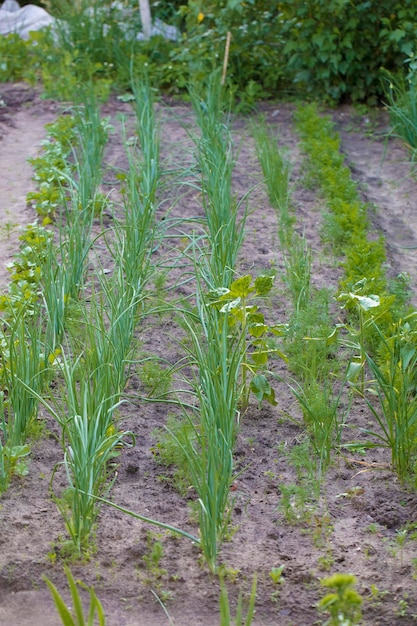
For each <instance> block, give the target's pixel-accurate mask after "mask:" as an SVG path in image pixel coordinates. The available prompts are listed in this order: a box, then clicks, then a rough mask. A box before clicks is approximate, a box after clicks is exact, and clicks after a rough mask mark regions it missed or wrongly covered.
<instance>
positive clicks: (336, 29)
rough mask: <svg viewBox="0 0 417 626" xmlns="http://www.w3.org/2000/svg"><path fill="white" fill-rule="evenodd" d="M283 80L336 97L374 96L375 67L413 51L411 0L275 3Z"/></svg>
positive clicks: (415, 27)
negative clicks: (282, 42)
mask: <svg viewBox="0 0 417 626" xmlns="http://www.w3.org/2000/svg"><path fill="white" fill-rule="evenodd" d="M279 6H280V10H281V12H282V13H281V17H282V30H281V36H282V37H283V39H284V40H285V42H286V43H285V45H284V48H283V55H284V59H285V60H286V62H287V70H288V72H289V75H288V76H287V79H288V80H291V81H294V83H295V84H296V85H298V87H299V88H300V89H301V90H302V91H303V92H304V93H305V94H310V95H312V96H314V97H319V98H321V99H326V98H327V99H331V100H334V101H336V102H338V101H340V100H342V99H349V100H352V101H368V102H370V103H372V102H376V101H377V100H378V98H379V97H380V96H381V94H382V86H381V69H382V68H385V69H387V70H389V71H394V72H395V71H397V70H399V69H401V68H402V66H403V64H404V62H405V61H407V60H409V59H410V58H412V57H413V54H415V53H416V44H415V42H416V39H417V3H416V2H415V0H401V1H400V2H396V1H394V0H366V1H363V0H284V1H283V2H280V3H279Z"/></svg>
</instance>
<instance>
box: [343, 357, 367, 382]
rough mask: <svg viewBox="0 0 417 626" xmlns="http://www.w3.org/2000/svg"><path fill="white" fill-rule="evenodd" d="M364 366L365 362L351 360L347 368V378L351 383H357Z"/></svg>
mask: <svg viewBox="0 0 417 626" xmlns="http://www.w3.org/2000/svg"><path fill="white" fill-rule="evenodd" d="M362 368H363V363H362V362H361V361H351V362H350V363H349V367H348V369H347V374H346V380H347V381H348V382H350V383H355V382H356V381H357V380H358V377H359V374H360V373H361V370H362Z"/></svg>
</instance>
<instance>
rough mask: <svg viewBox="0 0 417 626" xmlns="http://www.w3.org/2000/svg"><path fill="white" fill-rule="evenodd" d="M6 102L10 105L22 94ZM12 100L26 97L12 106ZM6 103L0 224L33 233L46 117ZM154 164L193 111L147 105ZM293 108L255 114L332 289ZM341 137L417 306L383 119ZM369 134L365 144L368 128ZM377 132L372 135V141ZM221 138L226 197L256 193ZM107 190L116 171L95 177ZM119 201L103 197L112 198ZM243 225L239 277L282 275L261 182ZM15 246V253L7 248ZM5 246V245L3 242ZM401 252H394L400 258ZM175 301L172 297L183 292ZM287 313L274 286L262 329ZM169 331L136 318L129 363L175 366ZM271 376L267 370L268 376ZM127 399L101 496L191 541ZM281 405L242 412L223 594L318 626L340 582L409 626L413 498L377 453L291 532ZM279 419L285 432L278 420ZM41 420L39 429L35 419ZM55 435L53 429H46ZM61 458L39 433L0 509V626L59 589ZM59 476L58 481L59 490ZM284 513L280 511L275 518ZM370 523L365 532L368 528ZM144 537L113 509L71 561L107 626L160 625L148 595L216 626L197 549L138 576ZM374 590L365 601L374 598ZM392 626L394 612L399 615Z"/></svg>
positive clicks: (250, 161) (180, 624)
mask: <svg viewBox="0 0 417 626" xmlns="http://www.w3.org/2000/svg"><path fill="white" fill-rule="evenodd" d="M19 94H21V95H20V96H19ZM22 94H23V95H22ZM0 95H1V96H2V98H3V100H5V102H6V104H8V106H7V108H6V107H3V109H5V110H1V109H0V115H1V118H0V136H2V139H0V165H1V171H2V172H4V171H5V170H6V168H7V171H8V172H9V175H8V176H4V175H3V176H2V177H1V179H0V199H1V207H0V211H1V215H5V217H4V219H5V220H6V221H8V220H9V216H8V214H7V210H11V211H12V213H11V215H12V220H13V222H15V221H16V222H18V221H19V223H25V221H33V220H34V218H35V216H34V215H32V214H31V213H30V211H28V209H27V207H26V203H25V194H26V193H27V191H28V190H29V187H30V184H31V183H30V168H29V169H25V168H26V165H25V160H26V158H27V157H28V156H30V155H32V154H34V153H35V152H36V151H37V149H38V144H39V140H40V138H41V137H42V135H43V126H44V124H45V123H46V122H47V121H50V120H51V118H52V117H53V114H54V113H55V111H56V108H55V106H56V105H54V104H53V103H50V102H46V101H42V100H40V99H39V97H38V95H37V94H36V93H34V92H33V91H31V90H29V89H28V88H26V87H22V86H16V85H6V86H0ZM120 111H122V112H124V113H125V115H126V116H127V122H126V123H127V125H128V126H129V125H130V127H131V124H132V116H131V113H130V108H129V105H127V104H122V103H120V102H118V101H117V100H116V99H112V100H111V101H110V102H109V103H108V104H107V105H106V106H105V110H104V113H105V114H106V115H111V116H112V117H113V119H114V123H115V125H117V124H118V122H117V119H116V114H117V113H118V112H120ZM159 111H160V115H161V125H162V137H163V157H164V163H165V167H166V168H167V169H168V168H169V167H180V166H183V167H186V166H187V164H188V163H190V160H191V156H192V150H193V148H192V145H191V144H190V141H189V138H188V135H187V133H186V131H185V130H184V128H183V126H182V123H185V124H188V123H190V109H189V107H188V106H186V105H182V104H178V103H174V104H171V106H169V107H162V106H161V107H160V109H159ZM292 111H293V109H292V107H291V106H288V105H284V104H277V105H275V106H273V105H268V106H267V107H265V108H264V112H265V114H266V116H267V119H268V121H269V122H270V123H271V124H274V125H276V126H277V130H278V132H279V136H280V141H281V143H282V144H283V145H286V146H287V147H288V149H289V154H290V155H291V160H292V162H293V165H294V169H293V179H294V183H295V187H294V204H295V206H296V214H297V228H298V229H299V230H300V232H302V231H305V233H306V236H307V238H308V240H309V243H310V244H311V246H312V248H313V250H314V259H315V260H314V282H315V284H316V286H319V287H320V286H323V285H326V286H332V285H333V286H335V287H336V285H337V278H338V269H337V267H335V265H334V264H332V263H329V261H328V260H326V257H325V255H324V254H323V252H322V247H321V243H320V233H319V231H320V223H321V213H320V205H319V203H318V202H317V200H316V197H315V194H314V192H313V191H312V190H310V189H307V188H305V187H303V185H302V184H301V183H300V181H301V177H300V171H299V169H300V158H299V151H298V145H297V138H296V135H295V133H294V131H293V128H292ZM334 117H335V120H336V122H337V124H338V129H339V131H340V133H341V137H342V149H343V151H344V152H345V153H346V156H347V162H348V163H349V165H350V166H351V168H352V172H353V175H354V177H355V178H356V179H357V180H358V182H359V183H360V184H361V189H362V190H363V195H364V198H366V199H367V200H369V201H370V202H374V203H376V204H377V205H378V209H377V210H376V212H375V214H374V221H375V225H376V226H378V227H379V228H381V229H382V231H383V232H384V234H385V236H386V238H387V246H388V250H389V258H390V264H391V266H392V268H393V272H396V273H398V272H408V273H409V274H410V277H411V284H412V288H413V294H414V299H415V297H416V295H417V270H416V264H415V256H414V255H415V252H413V251H412V250H410V249H408V248H412V247H413V246H415V245H416V241H417V222H416V216H417V212H416V210H415V208H416V207H415V202H416V200H415V199H416V198H417V194H416V191H417V185H416V183H415V181H414V180H413V179H412V178H411V177H410V176H409V175H408V173H409V168H408V164H407V163H406V157H407V155H406V153H405V151H404V149H403V148H402V147H401V146H400V144H399V143H397V142H396V141H390V142H389V143H388V147H387V150H386V154H385V159H384V160H383V159H382V157H383V155H384V141H383V137H382V135H380V134H377V132H378V131H380V130H381V128H385V127H386V124H387V121H386V118H385V116H384V114H383V113H381V114H378V116H377V119H376V121H375V122H374V121H372V124H371V123H367V122H366V119H365V118H363V117H360V116H358V115H357V114H355V113H354V112H353V111H352V110H350V109H348V108H345V109H341V110H338V111H336V112H334ZM368 130H369V131H370V130H372V131H374V132H373V133H372V134H371V136H367V131H368ZM375 131H377V132H375ZM233 133H234V137H235V140H236V145H238V146H239V152H238V163H237V166H236V171H235V176H234V185H235V191H236V193H237V194H238V195H242V194H243V193H245V192H246V191H247V190H248V189H249V188H250V187H251V186H252V185H254V184H256V183H257V182H259V180H260V179H261V174H260V170H259V166H258V165H257V161H256V157H255V154H254V148H253V144H252V140H251V138H250V134H249V132H248V130H247V120H246V119H244V118H239V119H237V120H236V121H235V122H234V126H233ZM106 160H107V163H108V164H109V165H112V166H117V167H124V166H125V165H126V163H125V156H124V153H123V148H122V146H121V145H120V141H119V139H118V137H117V134H114V135H112V136H111V137H110V142H109V147H108V152H107V157H106ZM106 177H107V182H108V183H109V184H111V183H112V182H114V180H115V179H114V171H113V170H111V169H110V168H109V169H108V171H107V174H106ZM115 197H116V196H115ZM249 209H250V215H249V218H248V221H247V233H246V240H245V243H244V246H243V249H242V258H241V265H240V270H241V271H242V272H247V271H251V272H253V273H254V274H256V273H257V272H259V271H261V270H262V269H265V268H269V267H271V266H272V265H274V266H276V267H277V268H278V269H281V268H282V258H281V255H280V252H279V246H278V241H277V235H276V233H277V225H276V216H275V213H274V211H273V210H272V208H271V207H270V205H269V203H268V199H267V196H266V193H265V189H264V187H263V186H262V185H258V186H256V187H255V188H254V190H253V192H252V193H251V195H250V199H249ZM198 211H199V212H200V213H201V207H200V205H199V201H198V197H197V195H196V192H195V191H193V190H191V189H190V188H188V189H187V188H180V189H178V194H177V202H176V203H175V205H174V208H173V215H177V216H179V217H180V216H181V217H184V216H192V215H195V214H196V213H197V212H198ZM14 243H15V240H14V241H13V245H14ZM10 245H11V244H10ZM404 246H406V248H407V249H406V248H405V247H404ZM9 258H10V246H9V244H8V241H3V243H2V246H1V247H0V259H1V261H3V260H7V259H9ZM182 289H183V290H185V291H186V290H187V289H188V288H187V287H186V286H185V287H183V288H182ZM287 308H288V305H287V303H286V301H285V297H284V295H283V290H282V287H281V286H280V285H278V286H277V293H276V296H275V297H274V303H273V309H272V311H271V313H270V315H271V316H272V318H273V319H274V320H276V321H279V322H284V321H286V315H287ZM175 332H176V326H175V324H174V321H173V320H172V319H171V318H170V317H165V318H162V320H159V319H158V320H154V319H152V320H148V321H147V322H146V326H145V327H142V328H141V329H140V333H139V334H140V337H139V339H140V341H141V350H143V351H151V352H152V353H154V354H159V355H163V356H164V357H165V358H167V359H169V360H170V361H172V362H175V360H176V359H178V357H179V356H180V349H179V347H178V345H177V343H175V341H174V340H173V339H172V337H173V335H174V333H175ZM274 367H275V369H276V370H277V371H281V372H282V373H284V368H283V366H282V364H281V363H280V362H277V363H276V365H275V366H274ZM127 392H128V394H129V395H130V396H131V397H133V401H132V402H131V404H130V405H128V406H127V407H125V408H124V409H123V424H124V427H125V428H127V429H131V430H133V431H134V432H135V433H136V435H137V445H136V446H135V447H134V448H132V449H129V450H126V451H124V452H123V453H122V455H121V457H120V467H119V470H118V476H117V481H116V484H115V487H114V489H113V491H112V497H113V499H114V501H115V502H117V503H118V504H120V505H122V506H125V507H127V508H130V509H131V510H134V511H137V512H138V513H141V514H142V515H146V516H149V517H151V518H155V519H158V520H161V521H165V522H167V523H170V524H172V525H174V526H178V527H181V528H184V529H187V530H189V531H190V532H193V533H196V532H197V529H196V526H195V523H193V521H192V519H191V518H190V514H189V509H188V508H187V501H188V503H189V502H190V501H191V500H192V497H193V496H192V493H190V494H189V496H188V497H187V498H184V497H182V496H180V495H179V494H178V493H177V492H176V491H175V489H174V488H173V486H172V484H171V482H170V481H169V480H167V477H168V478H169V477H170V476H171V475H172V471H171V469H170V468H164V467H162V466H160V465H158V464H157V458H156V455H155V453H154V451H153V446H154V445H155V437H154V434H153V431H154V429H155V428H162V427H163V425H164V424H165V423H166V419H167V414H168V408H167V406H166V405H164V404H146V403H144V402H140V401H138V400H137V399H136V400H135V395H136V398H137V395H138V394H141V393H143V392H144V390H143V385H142V383H141V381H140V376H139V375H138V373H137V372H134V373H133V375H132V377H131V380H130V383H129V388H128V389H127ZM276 393H277V398H278V400H279V403H278V406H277V407H274V408H271V407H264V408H263V409H261V410H258V409H257V408H256V406H255V405H253V406H252V405H251V406H250V409H249V411H248V413H247V414H246V415H245V418H244V420H243V423H242V426H241V430H240V433H239V437H238V443H237V448H236V469H237V470H243V471H242V474H241V475H240V476H239V477H238V479H237V481H236V484H235V485H234V495H235V496H236V506H235V510H234V514H233V526H234V528H235V532H234V534H233V536H232V537H231V539H230V541H228V542H226V543H225V544H224V546H223V549H222V553H221V554H222V555H221V560H222V562H223V563H224V564H225V566H226V567H227V568H228V578H227V587H228V590H229V593H230V595H231V598H232V604H233V606H235V604H236V598H237V594H238V591H239V589H242V590H243V592H244V593H245V596H246V595H247V593H248V591H249V589H250V585H251V580H252V577H253V575H254V573H255V572H257V574H258V592H257V601H256V607H257V609H256V615H255V619H254V625H255V626H277V625H278V624H279V625H280V626H290V625H291V626H310V625H313V624H319V623H322V621H321V620H322V619H323V618H322V617H320V616H319V614H318V613H317V610H316V608H315V604H316V602H317V600H318V599H319V598H320V597H321V596H322V595H323V590H322V589H320V585H319V579H320V578H323V577H325V576H327V575H328V573H329V572H352V573H354V574H355V575H356V576H357V579H358V590H359V592H360V593H361V594H362V595H363V597H364V598H365V602H364V621H363V623H364V624H365V625H366V626H377V625H378V626H392V625H393V624H401V625H403V626H409V625H411V624H414V623H416V619H417V618H416V617H415V614H416V613H417V590H416V584H415V577H416V575H417V566H416V562H417V561H416V559H417V544H416V541H415V540H411V539H410V540H408V541H407V542H406V544H405V546H404V548H403V549H400V548H399V546H398V542H396V536H397V531H398V530H400V529H401V528H403V527H404V525H405V524H406V523H407V522H413V521H416V511H417V496H416V494H415V493H414V492H412V491H408V490H406V489H405V488H403V487H402V486H401V485H400V484H399V483H398V480H397V479H396V477H395V475H394V474H393V473H392V472H391V471H390V470H389V457H388V453H387V452H386V451H382V450H380V451H378V450H374V451H372V452H369V453H367V456H366V457H365V458H362V457H359V456H358V457H355V458H353V457H351V455H346V454H343V455H341V456H340V457H339V458H337V459H336V460H335V462H334V464H333V465H332V467H331V468H330V470H329V472H328V474H327V475H326V478H325V480H324V482H323V485H322V489H321V496H320V499H319V502H318V503H311V504H310V509H309V513H308V515H306V516H305V519H299V520H298V521H297V520H295V521H294V522H293V523H289V522H288V521H287V520H286V518H285V516H284V514H283V511H282V508H280V502H282V490H281V487H280V486H282V485H289V484H293V483H294V482H295V481H296V474H295V470H294V468H293V467H291V466H290V465H289V463H288V458H287V453H288V451H289V450H290V449H296V448H297V446H302V440H303V437H302V427H301V425H300V424H297V420H299V417H300V416H299V413H298V410H297V407H296V406H295V403H294V400H293V398H292V397H291V395H290V394H289V392H288V389H287V387H286V386H285V385H284V384H277V385H276ZM288 416H291V418H292V421H291V420H289V419H288ZM45 418H46V419H48V417H47V416H45ZM369 419H370V416H369V414H368V413H367V411H366V409H365V408H364V406H363V405H361V404H360V402H356V403H355V404H354V405H353V408H352V412H351V416H350V421H349V423H350V424H351V425H352V427H353V426H354V427H355V428H357V427H361V426H362V427H363V426H366V425H367V423H368V422H369ZM48 427H49V429H50V431H51V432H52V433H53V432H54V431H55V430H56V429H55V427H54V424H52V423H51V422H48ZM60 460H61V449H60V446H59V443H58V442H57V441H56V438H55V437H54V436H53V435H52V434H51V436H50V437H47V438H44V439H42V440H40V441H37V442H35V443H34V444H33V448H32V454H31V463H30V473H29V475H28V476H27V477H25V478H24V479H21V480H19V481H16V482H14V483H13V485H12V486H11V487H10V489H9V490H8V492H7V493H6V494H5V495H4V496H3V498H2V500H1V503H0V516H1V519H0V545H1V554H0V626H58V624H59V623H60V621H59V618H58V617H57V616H56V613H55V609H54V607H53V603H52V601H51V599H50V596H49V592H48V591H47V589H46V586H45V584H44V583H43V581H42V575H44V574H46V575H47V576H48V577H49V578H50V579H52V580H53V581H54V582H55V584H56V585H57V586H58V588H59V589H60V590H61V591H63V590H66V581H65V576H64V573H63V569H62V563H61V559H60V551H61V548H62V541H63V539H65V531H64V527H63V522H62V519H61V517H60V515H59V513H58V511H57V509H56V506H55V504H54V503H53V501H52V500H51V498H50V496H49V493H48V485H49V480H50V477H51V472H52V469H53V467H54V465H55V464H56V463H59V461H60ZM62 479H63V477H62V476H61V475H60V474H58V480H57V482H58V486H59V484H60V482H63V481H62ZM287 512H290V513H291V510H290V511H287ZM371 524H372V525H373V526H371V527H370V525H371ZM149 530H152V531H153V532H154V533H155V532H157V531H156V530H155V529H152V528H151V527H149V526H146V525H145V524H143V523H141V522H139V521H137V520H134V519H132V518H131V517H128V516H126V515H124V514H122V513H120V512H117V511H115V510H114V509H111V508H103V509H102V512H101V514H100V521H99V525H98V529H97V535H96V538H95V546H94V547H95V551H94V552H93V553H92V555H91V558H90V560H89V561H88V562H86V563H80V562H76V563H74V564H72V566H71V568H72V571H73V573H74V575H75V576H76V577H77V578H79V579H81V580H83V581H84V582H85V583H86V584H88V585H94V587H95V589H96V592H97V595H98V597H99V598H100V599H101V601H102V603H103V605H104V608H105V612H106V615H107V623H108V624H109V626H163V625H164V624H168V623H169V622H168V619H167V617H166V616H165V615H164V612H163V611H162V609H161V607H160V606H159V604H158V603H156V602H155V598H154V596H153V595H152V593H151V591H152V590H154V591H155V592H156V593H157V594H158V595H159V596H160V597H163V598H166V597H167V596H168V595H169V596H171V597H170V599H169V600H167V601H166V606H167V610H168V611H169V614H170V616H171V619H172V621H173V623H174V624H175V625H176V626H217V625H218V624H219V616H218V598H219V584H218V580H217V579H216V578H214V577H212V576H211V575H210V574H209V573H208V572H207V570H206V568H205V567H204V566H203V565H201V563H200V561H199V552H198V550H197V549H196V547H195V546H193V545H192V544H191V543H190V542H189V541H187V540H185V539H178V538H175V537H173V536H168V535H165V534H162V538H161V541H162V543H163V548H164V555H163V558H162V560H161V564H160V565H161V567H162V568H163V569H165V570H166V573H164V574H162V575H161V576H159V577H158V576H157V575H156V574H155V572H152V571H149V569H147V568H146V566H145V563H144V560H143V556H144V555H145V554H146V552H147V550H148V545H147V533H148V532H149ZM282 564H284V565H285V569H284V581H283V583H282V584H281V585H278V586H276V585H274V584H273V582H272V580H271V578H270V576H269V572H270V571H271V569H272V568H273V567H278V566H280V565H282ZM373 585H374V586H375V588H377V589H378V591H379V593H378V594H376V595H375V591H374V596H373V595H372V589H374V587H372V586H373ZM401 612H402V613H403V615H400V613H401Z"/></svg>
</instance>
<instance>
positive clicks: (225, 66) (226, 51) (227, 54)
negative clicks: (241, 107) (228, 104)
mask: <svg viewBox="0 0 417 626" xmlns="http://www.w3.org/2000/svg"><path fill="white" fill-rule="evenodd" d="M231 39H232V33H231V32H230V30H228V31H227V35H226V48H225V51H224V60H223V72H222V79H221V81H220V84H221V85H222V86H223V85H224V83H225V81H226V73H227V64H228V62H229V51H230V40H231Z"/></svg>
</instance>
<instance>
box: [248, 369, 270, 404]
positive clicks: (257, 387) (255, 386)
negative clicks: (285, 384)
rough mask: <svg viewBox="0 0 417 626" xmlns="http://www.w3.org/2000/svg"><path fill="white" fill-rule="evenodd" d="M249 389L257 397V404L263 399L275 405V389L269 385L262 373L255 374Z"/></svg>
mask: <svg viewBox="0 0 417 626" xmlns="http://www.w3.org/2000/svg"><path fill="white" fill-rule="evenodd" d="M250 390H251V391H252V393H253V394H254V396H255V397H256V398H257V400H258V402H259V405H261V404H262V402H263V401H264V400H267V401H268V402H269V404H272V405H273V406H276V404H277V402H276V400H275V391H274V390H273V389H272V387H271V385H270V384H269V382H268V381H267V379H266V378H265V376H263V374H256V375H255V376H254V377H253V378H252V380H251V383H250Z"/></svg>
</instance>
